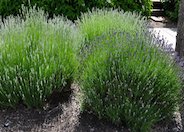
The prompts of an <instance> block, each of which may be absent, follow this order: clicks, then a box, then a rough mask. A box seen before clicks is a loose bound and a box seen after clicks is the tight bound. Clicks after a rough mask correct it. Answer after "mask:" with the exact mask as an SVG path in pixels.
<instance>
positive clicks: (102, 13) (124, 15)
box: [77, 9, 147, 40]
mask: <svg viewBox="0 0 184 132" xmlns="http://www.w3.org/2000/svg"><path fill="white" fill-rule="evenodd" d="M77 23H78V27H79V30H80V32H81V34H83V35H84V37H85V39H86V40H91V39H93V38H95V37H97V36H99V35H102V34H103V33H104V32H109V31H111V30H113V31H126V32H129V33H131V34H136V33H138V32H142V31H144V30H147V22H146V20H145V18H144V17H141V16H140V15H139V14H136V13H131V12H123V11H121V10H119V11H118V10H111V9H109V10H108V9H102V10H101V9H97V10H93V11H91V12H88V13H84V14H82V16H81V19H80V20H78V21H77Z"/></svg>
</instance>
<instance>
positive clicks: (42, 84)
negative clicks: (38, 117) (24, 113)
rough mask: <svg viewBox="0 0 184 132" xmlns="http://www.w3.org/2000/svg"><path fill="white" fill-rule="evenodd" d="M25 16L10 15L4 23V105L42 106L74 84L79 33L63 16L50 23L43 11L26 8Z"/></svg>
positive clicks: (0, 88) (0, 37) (0, 63)
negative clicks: (53, 94) (49, 98)
mask: <svg viewBox="0 0 184 132" xmlns="http://www.w3.org/2000/svg"><path fill="white" fill-rule="evenodd" d="M23 14H24V15H23V16H24V20H23V19H21V18H20V17H19V16H17V17H13V16H10V17H8V18H7V19H5V20H4V22H1V23H0V57H1V59H0V105H1V106H11V107H14V106H15V105H16V104H17V103H18V102H19V101H23V103H25V104H26V105H27V106H29V107H41V106H42V105H43V104H44V102H45V101H47V98H48V97H49V96H50V95H51V94H52V93H53V91H58V92H61V93H62V91H63V89H64V88H69V87H67V86H69V85H71V83H72V81H73V77H74V72H75V70H76V68H77V61H76V55H75V47H76V45H75V44H77V39H76V33H75V32H76V31H75V29H74V28H73V27H72V23H71V22H69V21H67V20H65V19H63V18H62V17H54V18H53V19H52V20H48V19H47V17H48V16H47V15H45V14H44V12H43V11H42V10H38V11H36V9H35V8H33V9H29V10H27V8H23Z"/></svg>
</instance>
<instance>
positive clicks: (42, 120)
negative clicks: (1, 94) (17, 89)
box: [0, 85, 172, 132]
mask: <svg viewBox="0 0 184 132" xmlns="http://www.w3.org/2000/svg"><path fill="white" fill-rule="evenodd" d="M78 93H79V87H78V86H77V85H72V92H71V93H70V92H67V93H65V94H64V96H63V97H62V100H61V101H60V102H59V103H55V104H49V105H48V106H47V107H45V108H44V109H42V110H39V109H29V108H26V107H25V106H24V105H19V106H17V108H15V109H10V108H9V109H0V132H130V130H129V129H128V128H127V127H126V126H124V125H123V124H122V125H120V126H116V125H113V124H112V123H111V122H109V121H106V120H100V119H98V118H97V117H96V116H95V115H94V114H92V113H88V112H81V111H80V103H79V96H78ZM169 124H170V123H162V124H157V125H156V126H154V128H153V129H152V132H169V131H170V130H171V129H172V128H170V127H169Z"/></svg>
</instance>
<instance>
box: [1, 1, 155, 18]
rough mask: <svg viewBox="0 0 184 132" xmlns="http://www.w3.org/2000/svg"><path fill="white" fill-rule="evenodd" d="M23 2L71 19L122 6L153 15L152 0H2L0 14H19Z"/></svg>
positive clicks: (125, 8) (4, 15)
mask: <svg viewBox="0 0 184 132" xmlns="http://www.w3.org/2000/svg"><path fill="white" fill-rule="evenodd" d="M21 4H24V5H25V6H28V5H31V6H34V5H35V4H36V5H37V7H39V8H42V9H43V10H45V11H46V12H48V13H49V16H50V17H52V16H53V15H54V14H55V15H61V14H63V15H64V16H67V17H68V18H69V19H71V20H75V19H77V17H79V16H80V14H81V12H86V11H88V10H91V9H92V8H104V7H112V8H121V9H123V10H125V11H137V12H142V14H143V15H146V16H149V15H151V8H152V6H151V5H152V2H151V0H141V1H137V0H128V1H126V0H120V1H119V0H72V1H71V0H1V1H0V15H1V16H3V18H4V17H6V16H8V15H10V14H14V15H16V14H18V13H19V10H20V9H21Z"/></svg>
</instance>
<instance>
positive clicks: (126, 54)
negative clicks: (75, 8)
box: [81, 32, 180, 132]
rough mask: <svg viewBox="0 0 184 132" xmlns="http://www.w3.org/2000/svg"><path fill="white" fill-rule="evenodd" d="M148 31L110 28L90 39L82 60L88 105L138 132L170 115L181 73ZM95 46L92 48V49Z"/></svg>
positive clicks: (177, 94)
mask: <svg viewBox="0 0 184 132" xmlns="http://www.w3.org/2000/svg"><path fill="white" fill-rule="evenodd" d="M153 42H154V41H153V40H152V39H151V37H149V36H146V35H145V34H144V33H142V34H139V33H138V34H137V35H132V34H130V33H129V32H128V33H126V32H116V33H113V32H110V33H108V32H107V33H105V34H104V35H102V36H99V37H97V38H96V39H93V40H91V41H90V42H89V43H90V44H89V47H90V48H88V49H89V50H88V49H86V50H85V51H84V52H89V53H88V56H87V57H86V59H85V63H84V64H83V67H84V71H83V72H82V75H81V85H82V87H81V92H82V93H83V99H84V102H83V105H82V108H83V110H90V111H93V112H94V113H95V114H96V115H98V116H99V117H100V118H106V119H109V120H111V121H112V122H114V123H121V122H125V123H126V124H127V125H128V126H129V128H131V129H132V131H134V132H148V131H149V130H150V128H151V127H152V125H153V124H154V123H155V122H158V121H161V120H163V119H168V118H170V117H171V116H172V114H173V112H174V111H175V110H176V106H177V104H178V100H179V91H180V79H179V77H178V75H177V68H176V67H175V64H174V63H173V61H172V60H171V58H170V57H169V56H168V55H167V54H165V53H164V52H162V50H160V49H158V48H157V47H156V46H155V45H154V44H153ZM91 48H92V49H93V52H91Z"/></svg>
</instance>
